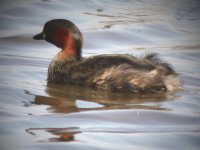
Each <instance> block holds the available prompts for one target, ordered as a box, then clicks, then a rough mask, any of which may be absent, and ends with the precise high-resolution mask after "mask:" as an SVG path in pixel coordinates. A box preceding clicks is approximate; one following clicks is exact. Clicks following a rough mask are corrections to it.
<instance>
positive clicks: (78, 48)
mask: <svg viewBox="0 0 200 150" xmlns="http://www.w3.org/2000/svg"><path fill="white" fill-rule="evenodd" d="M33 39H35V40H45V41H47V42H49V43H51V44H53V45H55V46H57V47H59V48H60V49H61V50H60V51H59V52H58V53H57V54H56V56H55V57H54V58H53V59H52V61H51V63H50V64H49V67H48V76H47V82H48V83H49V84H51V83H53V84H67V85H78V86H84V87H88V88H93V89H101V90H106V91H117V92H129V93H166V92H168V91H177V90H180V89H181V81H180V77H179V74H178V73H176V72H175V70H174V69H173V68H172V66H171V65H170V64H168V63H166V62H164V61H163V60H161V59H160V58H159V57H158V55H157V54H155V53H148V54H146V55H145V56H142V57H136V56H133V55H130V54H101V55H94V56H90V57H83V56H82V45H83V36H82V34H81V32H80V30H79V28H78V27H77V26H76V25H75V24H74V23H73V22H71V21H69V20H66V19H53V20H50V21H47V22H46V23H45V25H44V27H43V31H42V32H41V33H39V34H36V35H35V36H33Z"/></svg>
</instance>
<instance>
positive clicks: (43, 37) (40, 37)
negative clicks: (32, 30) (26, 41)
mask: <svg viewBox="0 0 200 150" xmlns="http://www.w3.org/2000/svg"><path fill="white" fill-rule="evenodd" d="M33 39H35V40H44V39H45V34H44V33H43V32H41V33H39V34H36V35H35V36H33Z"/></svg>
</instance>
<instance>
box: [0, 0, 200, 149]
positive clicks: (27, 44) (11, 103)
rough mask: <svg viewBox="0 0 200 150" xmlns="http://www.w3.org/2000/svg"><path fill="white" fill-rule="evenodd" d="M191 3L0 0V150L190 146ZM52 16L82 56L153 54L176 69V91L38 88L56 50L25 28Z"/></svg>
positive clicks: (193, 104) (195, 9) (195, 106)
mask: <svg viewBox="0 0 200 150" xmlns="http://www.w3.org/2000/svg"><path fill="white" fill-rule="evenodd" d="M199 6H200V3H199V2H198V0H193V1H190V0H183V1H181V0H173V1H171V0H170V1H165V0H156V1H154V0H153V1H147V0H145V1H140V0H131V1H112V0H111V1H98V0H91V1H84V2H83V1H73V0H71V1H67V2H66V1H64V0H58V1H52V0H43V1H39V0H37V1H29V0H28V1H24V0H20V1H18V2H17V3H16V2H15V3H14V2H13V1H2V2H1V5H0V19H1V23H0V32H1V34H0V94H1V101H0V103H1V105H0V149H9V150H10V149H15V150H16V149H20V150H21V149H64V148H65V149H66V148H67V149H87V150H88V149H154V150H155V149H196V150H197V149H199V146H200V144H199V140H200V134H199V132H200V128H199V124H200V117H199V114H200V112H199V108H200V103H199V100H200V99H199V96H200V88H199V87H200V80H199V76H200V67H199V66H200V61H199V57H200V52H199V50H200V35H199V28H200V21H199V19H200V18H199V16H200V9H199V8H200V7H199ZM54 18H65V19H69V20H71V21H73V22H74V23H76V24H77V26H78V27H79V28H80V29H81V31H82V33H83V36H84V49H83V53H84V56H91V55H97V54H104V53H107V54H108V53H110V54H112V53H118V54H121V53H129V54H133V55H136V56H141V55H144V54H146V53H149V52H156V53H159V54H160V57H162V58H163V59H165V60H166V61H168V62H169V63H170V64H172V66H174V68H175V69H176V70H177V71H178V73H180V76H181V78H182V80H183V84H184V90H183V91H181V92H179V93H166V94H165V95H163V94H162V95H161V94H156V95H155V94H154V95H132V94H127V93H110V92H103V91H96V90H92V89H87V88H84V87H76V86H58V85H50V86H47V84H46V75H47V68H48V64H49V63H50V61H51V58H52V57H53V56H54V55H55V54H56V53H57V52H58V48H56V47H54V46H52V45H50V44H48V43H45V42H43V41H41V42H40V41H34V40H32V35H34V34H35V33H38V32H39V31H41V29H42V27H43V24H44V23H45V22H46V21H47V20H50V19H54ZM8 141H9V142H8ZM56 143H57V144H56ZM177 143H179V144H177Z"/></svg>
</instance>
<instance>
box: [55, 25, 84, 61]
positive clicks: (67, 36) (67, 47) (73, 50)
mask: <svg viewBox="0 0 200 150" xmlns="http://www.w3.org/2000/svg"><path fill="white" fill-rule="evenodd" d="M81 42H82V41H81ZM53 43H54V44H55V45H56V46H57V47H60V48H61V51H60V52H58V54H57V55H56V60H58V61H65V60H80V57H81V56H80V55H81V54H80V53H81V52H80V51H81V50H80V49H77V47H76V40H75V39H74V37H73V35H72V33H71V32H70V31H68V30H66V29H62V28H61V29H58V30H56V31H55V32H54V34H53Z"/></svg>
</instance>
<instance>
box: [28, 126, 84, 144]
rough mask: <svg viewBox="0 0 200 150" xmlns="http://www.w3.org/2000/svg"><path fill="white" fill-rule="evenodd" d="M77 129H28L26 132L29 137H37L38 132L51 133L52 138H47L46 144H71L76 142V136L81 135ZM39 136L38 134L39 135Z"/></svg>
mask: <svg viewBox="0 0 200 150" xmlns="http://www.w3.org/2000/svg"><path fill="white" fill-rule="evenodd" d="M79 130H80V129H79V128H76V127H71V128H30V129H27V130H26V132H27V133H29V134H31V135H37V134H38V132H40V131H45V132H49V133H51V134H52V135H53V136H54V137H50V138H48V142H71V141H77V140H76V139H75V136H76V134H79V133H82V132H81V131H79ZM39 134H40V133H39Z"/></svg>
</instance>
